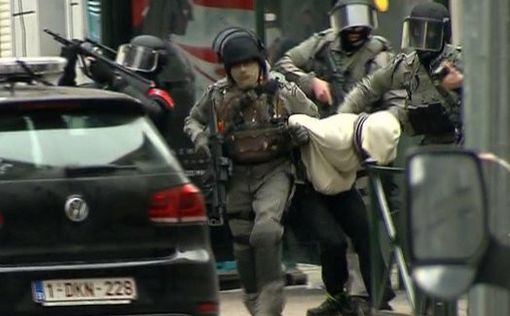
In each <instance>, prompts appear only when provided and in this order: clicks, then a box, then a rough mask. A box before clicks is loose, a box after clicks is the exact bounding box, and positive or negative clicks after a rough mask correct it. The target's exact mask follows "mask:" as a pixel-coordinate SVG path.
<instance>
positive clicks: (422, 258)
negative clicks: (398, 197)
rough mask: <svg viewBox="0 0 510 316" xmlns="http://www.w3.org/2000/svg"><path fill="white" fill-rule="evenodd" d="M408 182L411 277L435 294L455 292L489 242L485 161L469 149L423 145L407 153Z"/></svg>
mask: <svg viewBox="0 0 510 316" xmlns="http://www.w3.org/2000/svg"><path fill="white" fill-rule="evenodd" d="M405 182H406V183H405V192H406V194H405V203H406V210H407V212H406V213H405V217H406V221H407V242H408V243H407V246H408V248H409V256H410V260H411V269H412V277H413V279H414V281H415V282H416V284H417V285H418V286H419V287H420V288H421V289H423V290H424V291H425V292H427V293H428V294H430V295H432V296H436V297H440V298H444V299H451V298H456V297H458V296H460V295H461V294H463V293H464V292H465V291H466V290H467V289H468V288H469V287H470V286H471V284H473V282H474V281H475V278H476V275H477V269H478V264H479V262H480V260H481V259H482V257H483V256H484V254H485V252H486V250H487V247H488V244H489V231H488V226H487V193H486V189H485V183H484V179H483V173H482V166H481V162H480V160H479V159H478V156H477V155H476V154H475V153H474V152H470V151H466V150H461V149H455V148H446V147H445V148H439V147H438V148H431V147H428V148H420V149H418V150H417V151H415V152H414V153H411V154H410V155H408V156H407V160H406V168H405Z"/></svg>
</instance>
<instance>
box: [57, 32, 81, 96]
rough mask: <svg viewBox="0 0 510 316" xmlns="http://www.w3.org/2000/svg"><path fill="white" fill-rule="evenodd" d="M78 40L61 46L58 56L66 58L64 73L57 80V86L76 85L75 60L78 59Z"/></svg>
mask: <svg viewBox="0 0 510 316" xmlns="http://www.w3.org/2000/svg"><path fill="white" fill-rule="evenodd" d="M79 45H80V41H78V40H73V43H72V44H71V45H69V46H63V47H62V49H61V50H60V57H64V58H65V59H67V64H66V66H65V68H64V74H63V75H62V77H60V79H59V81H58V85H59V86H76V61H77V60H78V47H79Z"/></svg>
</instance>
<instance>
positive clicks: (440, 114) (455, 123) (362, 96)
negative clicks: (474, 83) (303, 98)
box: [339, 2, 463, 144]
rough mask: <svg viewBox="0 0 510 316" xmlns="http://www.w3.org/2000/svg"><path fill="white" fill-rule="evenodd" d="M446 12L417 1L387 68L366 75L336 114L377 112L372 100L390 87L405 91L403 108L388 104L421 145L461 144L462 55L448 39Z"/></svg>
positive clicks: (374, 100) (448, 16)
mask: <svg viewBox="0 0 510 316" xmlns="http://www.w3.org/2000/svg"><path fill="white" fill-rule="evenodd" d="M450 36H451V26H450V15H449V12H448V10H447V8H446V7H444V6H443V5H441V4H439V3H436V2H426V3H422V4H418V5H416V6H415V7H414V8H413V9H412V11H411V14H410V16H409V17H407V18H406V19H405V20H404V23H403V34H402V48H403V49H404V50H409V51H410V52H408V53H407V54H400V55H398V56H397V57H396V59H395V60H394V61H393V62H392V64H390V65H389V66H387V67H385V68H382V69H380V70H378V71H376V72H374V73H373V74H371V75H370V76H369V77H367V78H365V79H364V80H363V81H362V82H361V83H360V84H359V85H358V86H357V87H356V88H354V89H353V90H352V91H351V92H350V93H349V95H347V96H346V98H345V102H344V103H343V104H342V105H341V106H340V108H339V112H349V113H361V112H366V111H373V110H377V108H374V106H373V105H374V104H377V101H378V100H380V99H381V97H382V96H383V95H384V94H385V93H387V92H388V91H391V90H392V89H405V90H406V92H407V100H406V104H405V106H404V107H401V106H392V107H390V108H389V110H390V111H392V113H393V114H394V115H395V116H396V117H397V118H398V119H399V121H400V122H401V125H402V127H403V129H404V131H406V132H408V133H409V134H411V135H423V136H424V137H423V140H422V144H455V143H461V142H462V121H461V111H462V91H461V89H462V83H463V75H462V56H461V51H460V48H459V47H454V46H452V45H450V44H448V43H449V40H450Z"/></svg>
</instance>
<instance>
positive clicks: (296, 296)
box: [220, 264, 467, 316]
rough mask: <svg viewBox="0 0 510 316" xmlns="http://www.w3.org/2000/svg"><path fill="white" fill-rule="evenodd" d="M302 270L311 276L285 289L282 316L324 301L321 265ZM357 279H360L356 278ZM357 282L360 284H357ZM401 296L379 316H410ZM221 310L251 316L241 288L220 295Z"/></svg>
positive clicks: (463, 308) (225, 315) (462, 315)
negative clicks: (285, 298)
mask: <svg viewBox="0 0 510 316" xmlns="http://www.w3.org/2000/svg"><path fill="white" fill-rule="evenodd" d="M298 268H299V269H300V270H301V271H302V272H304V273H305V274H306V275H307V283H306V285H295V286H288V287H286V288H285V293H286V296H287V304H286V306H285V310H284V312H283V314H282V316H305V315H306V310H307V309H309V308H311V307H315V306H318V305H319V304H320V303H321V302H322V301H323V300H324V299H325V296H324V290H323V289H322V281H321V269H320V266H316V265H308V264H299V265H298ZM355 279H356V278H355ZM354 283H357V282H356V281H354ZM360 286H361V285H360V284H352V285H351V290H354V291H357V290H359V287H360ZM396 294H397V296H396V297H395V298H394V299H393V300H392V301H391V302H390V305H391V307H393V312H380V313H378V315H379V316H410V315H412V309H411V307H410V305H409V303H408V301H407V297H406V293H405V292H404V291H403V290H397V291H396ZM220 311H221V315H222V316H250V314H249V313H248V312H247V311H246V309H245V307H244V305H243V303H242V292H241V290H240V289H233V290H226V291H222V292H221V293H220ZM458 316H467V302H466V301H465V300H461V301H460V304H459V311H458Z"/></svg>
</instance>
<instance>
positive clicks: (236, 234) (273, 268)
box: [184, 74, 318, 316]
mask: <svg viewBox="0 0 510 316" xmlns="http://www.w3.org/2000/svg"><path fill="white" fill-rule="evenodd" d="M270 79H271V80H274V79H275V78H274V74H270ZM277 85H278V88H277V89H276V92H274V93H269V92H267V91H261V90H259V91H256V89H250V90H248V91H243V90H240V89H239V88H238V87H237V86H236V85H235V84H233V82H232V81H231V80H229V79H227V78H225V79H222V80H220V81H218V82H216V83H215V84H213V85H211V86H209V87H208V89H207V91H206V92H205V94H204V95H203V96H202V98H201V99H199V101H198V102H197V103H196V104H195V105H194V107H193V108H192V110H191V113H190V115H189V116H188V117H187V118H186V123H185V127H184V130H185V132H186V133H187V134H188V135H189V136H190V138H191V139H192V140H193V141H194V140H195V139H196V138H197V137H198V136H199V135H200V134H201V133H204V132H206V131H205V129H206V128H207V126H208V121H209V119H210V118H211V115H210V113H209V109H210V105H211V104H210V102H213V104H214V108H215V110H216V116H217V124H218V129H219V131H220V132H222V134H223V135H224V139H225V145H226V146H225V147H226V151H227V153H228V156H229V158H231V159H232V161H233V170H232V175H231V177H230V180H229V183H228V191H227V217H228V223H229V226H230V229H231V231H232V235H233V239H234V256H235V258H236V261H237V267H238V271H239V275H240V278H241V283H242V285H243V288H244V290H245V294H246V296H245V303H246V306H247V308H248V310H249V311H250V313H251V314H252V315H267V316H277V315H281V312H282V310H283V306H284V295H283V288H284V279H283V272H282V267H281V258H280V257H281V238H282V234H283V227H282V225H281V224H280V220H281V218H282V215H283V212H284V211H285V208H286V206H287V201H288V200H289V197H290V195H291V192H292V190H293V168H292V165H291V160H290V147H288V146H289V143H290V142H289V141H288V140H287V141H285V139H286V136H285V132H284V131H285V127H284V126H285V124H286V118H287V117H288V116H289V115H290V114H292V113H301V114H308V115H311V116H318V113H317V108H316V106H315V105H314V104H313V102H312V101H310V100H309V99H308V98H306V96H305V95H304V94H303V92H302V91H301V90H300V89H299V88H298V87H297V86H296V85H294V84H293V83H287V82H285V80H284V79H283V77H282V78H280V80H279V81H277ZM279 137H283V138H280V139H279ZM277 139H279V140H277ZM282 140H283V142H282Z"/></svg>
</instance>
